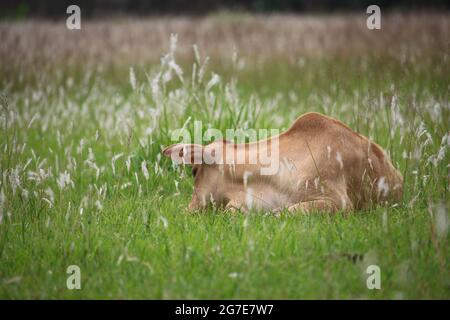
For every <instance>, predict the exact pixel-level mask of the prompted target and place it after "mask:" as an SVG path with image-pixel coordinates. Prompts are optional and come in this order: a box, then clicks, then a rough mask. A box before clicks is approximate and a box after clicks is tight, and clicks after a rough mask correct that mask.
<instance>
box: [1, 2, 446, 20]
mask: <svg viewBox="0 0 450 320" xmlns="http://www.w3.org/2000/svg"><path fill="white" fill-rule="evenodd" d="M449 3H450V1H447V0H435V1H426V0H340V1H337V0H278V1H277V0H40V1H39V0H2V1H0V12H1V16H10V17H17V18H19V17H29V16H42V17H59V16H61V15H63V14H65V10H66V8H67V7H68V6H69V5H71V4H77V5H79V6H80V7H81V9H82V13H83V15H84V16H98V15H110V14H135V15H152V14H155V15H156V14H175V15H176V14H206V13H210V12H214V11H220V10H238V11H250V12H335V11H352V10H364V8H367V6H369V5H371V4H377V5H379V6H380V7H381V8H382V9H384V10H409V9H441V10H442V9H444V10H448V9H449V8H450V5H449Z"/></svg>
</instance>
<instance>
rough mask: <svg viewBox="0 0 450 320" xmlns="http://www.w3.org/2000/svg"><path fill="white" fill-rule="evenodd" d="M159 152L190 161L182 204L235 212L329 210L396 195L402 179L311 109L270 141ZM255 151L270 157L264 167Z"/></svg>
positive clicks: (373, 149) (365, 145) (365, 143)
mask: <svg viewBox="0 0 450 320" xmlns="http://www.w3.org/2000/svg"><path fill="white" fill-rule="evenodd" d="M163 153H164V155H165V156H168V157H171V158H172V159H173V160H174V161H175V162H177V163H183V164H188V165H192V173H193V175H194V179H195V186H194V193H193V196H192V201H191V203H190V204H189V209H190V210H198V209H201V208H205V207H206V206H208V205H209V204H213V205H217V206H225V207H226V208H228V209H232V210H236V209H237V210H241V211H248V210H250V209H256V210H264V211H281V210H284V209H287V210H289V211H303V212H308V211H312V210H318V211H328V212H334V211H350V210H355V209H362V208H366V207H368V206H370V205H372V204H386V203H395V202H399V201H400V200H401V198H402V191H403V178H402V176H401V174H400V172H399V171H397V170H396V169H395V168H394V167H393V165H392V163H391V161H390V160H389V158H388V156H387V155H386V154H385V153H384V152H383V150H382V149H381V147H380V146H378V145H377V144H375V143H373V142H371V141H370V140H369V139H367V138H366V137H364V136H362V135H360V134H358V133H356V132H354V131H353V130H351V129H350V128H349V127H347V126H346V125H344V124H343V123H342V122H340V121H338V120H335V119H332V118H329V117H326V116H324V115H321V114H318V113H307V114H304V115H302V116H301V117H299V118H298V119H297V120H296V121H295V122H294V124H293V125H292V126H291V127H290V128H289V129H288V130H287V131H285V132H283V133H282V134H280V135H278V136H275V137H271V138H270V139H266V140H261V141H256V142H253V143H243V144H234V143H231V142H227V141H225V140H220V141H215V142H213V143H210V144H208V145H206V146H202V145H199V144H181V143H180V144H174V145H171V146H169V147H167V148H165V149H164V150H163ZM261 155H265V156H268V157H269V158H270V159H271V160H273V161H271V163H270V166H269V167H268V166H267V162H263V161H262V159H264V157H261ZM274 164H275V165H274Z"/></svg>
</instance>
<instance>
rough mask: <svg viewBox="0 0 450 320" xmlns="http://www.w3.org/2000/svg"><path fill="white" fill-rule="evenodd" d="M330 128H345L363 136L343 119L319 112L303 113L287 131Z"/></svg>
mask: <svg viewBox="0 0 450 320" xmlns="http://www.w3.org/2000/svg"><path fill="white" fill-rule="evenodd" d="M329 128H340V129H344V130H345V131H349V132H351V133H353V134H354V135H355V136H358V137H360V138H362V136H361V135H360V134H359V133H357V132H355V131H353V130H352V129H351V128H350V127H348V126H347V125H346V124H344V123H342V122H341V121H339V120H336V119H333V118H331V117H328V116H325V115H323V114H321V113H318V112H307V113H305V114H303V115H301V116H300V117H298V118H297V119H296V120H295V121H294V123H293V124H292V125H291V127H290V128H289V129H288V130H287V131H286V133H294V132H297V131H303V132H304V131H317V132H323V130H324V129H329Z"/></svg>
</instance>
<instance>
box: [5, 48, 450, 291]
mask: <svg viewBox="0 0 450 320" xmlns="http://www.w3.org/2000/svg"><path fill="white" fill-rule="evenodd" d="M197 64H201V62H200V63H197ZM198 69H199V66H197V69H196V70H197V71H198ZM166 70H167V66H162V67H161V66H157V65H150V66H146V67H145V68H142V69H141V68H139V69H136V70H135V72H136V78H137V86H136V88H135V89H133V88H132V87H131V85H130V81H129V74H128V73H129V69H128V66H124V67H123V68H122V69H120V68H119V69H118V70H114V71H112V70H108V69H107V70H103V71H101V70H90V72H87V71H86V70H83V69H81V70H80V69H77V68H74V69H70V68H67V69H64V70H62V72H61V71H57V70H55V69H48V70H45V72H41V73H39V74H37V73H27V71H24V70H17V74H14V75H13V74H7V75H6V74H4V75H3V76H2V79H3V80H2V82H1V89H2V91H3V92H4V93H5V94H6V95H7V97H6V99H3V102H2V111H1V112H2V113H1V116H2V127H1V130H2V134H1V138H0V148H1V150H2V153H1V155H0V167H1V177H2V179H1V182H0V183H1V184H0V190H1V195H2V197H1V202H0V209H1V210H2V211H1V215H2V222H1V224H0V297H1V298H8V299H9V298H12V299H17V298H27V299H33V298H38V299H45V298H69V299H71V298H150V299H159V298H163V299H168V298H176V299H177V298H194V299H197V298H199V299H202V298H205V299H206V298H261V299H272V298H274V299H283V298H287V299H302V298H320V299H327V298H356V299H360V298H363V299H367V298H368V299H372V298H375V299H377V298H387V299H394V298H409V299H412V298H444V299H448V298H450V273H449V271H448V270H449V258H450V251H449V245H448V240H449V236H448V233H447V229H448V223H449V222H448V221H449V217H448V206H449V180H448V164H449V160H450V157H449V154H450V151H449V146H448V144H447V142H446V141H442V138H443V137H444V135H445V134H446V133H447V132H448V131H449V129H450V127H449V123H450V109H449V102H448V88H449V81H448V74H449V67H448V64H446V63H445V61H444V60H443V59H441V58H440V57H439V56H437V57H428V58H426V59H425V58H424V59H422V60H419V61H418V60H417V59H416V60H414V61H406V62H405V63H401V62H399V61H398V60H396V58H395V57H391V56H385V57H375V56H374V57H371V56H367V57H343V58H340V59H331V58H326V57H325V58H307V59H306V61H305V64H304V65H303V66H297V65H291V64H288V63H286V62H283V61H273V62H271V63H267V64H264V65H262V66H258V67H249V68H247V69H244V70H243V71H236V70H233V69H232V68H229V67H226V66H225V67H223V66H222V67H220V66H218V68H217V69H216V70H215V71H216V72H217V73H219V74H220V75H221V76H222V78H221V83H220V84H218V85H216V86H214V87H213V88H212V89H210V90H209V91H207V90H206V87H207V83H208V81H209V79H210V77H211V73H210V71H207V72H206V76H205V77H206V79H204V80H203V81H201V82H192V81H191V79H190V78H191V72H192V69H191V67H190V66H184V70H185V72H184V82H183V83H181V81H179V80H178V79H177V77H176V76H174V77H173V79H172V80H171V81H170V82H168V83H167V84H165V85H162V84H161V83H159V84H158V86H157V87H158V90H159V94H158V95H156V94H154V93H152V86H151V79H154V77H155V75H156V72H158V71H163V72H164V71H166ZM145 73H147V75H148V78H147V76H146V74H145ZM197 77H198V74H197ZM69 78H71V79H72V80H70V81H73V83H72V84H70V83H68V79H69ZM149 79H150V80H149ZM70 81H69V82H70ZM307 111H319V112H322V113H326V114H328V115H330V116H333V117H336V118H338V119H340V120H342V121H344V122H345V123H347V124H348V125H349V126H350V127H352V128H353V129H355V130H358V131H359V132H361V133H362V134H364V135H366V136H369V137H371V138H372V139H373V140H374V141H376V142H377V143H379V144H380V145H381V146H383V147H384V148H385V149H386V150H387V151H388V152H389V153H390V155H391V157H392V159H393V163H394V164H395V165H396V166H397V167H398V168H399V169H400V170H401V172H402V173H403V174H404V177H405V195H404V201H403V203H402V205H401V206H398V207H395V208H374V209H372V210H370V211H365V212H354V213H350V214H347V215H343V214H334V215H331V214H319V213H314V214H313V213H312V214H302V213H298V214H282V215H281V216H279V217H276V216H274V215H272V214H264V213H257V212H255V213H251V214H248V215H245V214H230V213H226V212H223V211H221V210H214V211H213V210H209V211H207V212H205V213H201V214H200V213H199V214H190V213H188V212H187V211H186V207H187V204H188V202H189V198H190V195H191V192H192V179H191V177H190V174H189V170H188V169H185V168H179V167H178V168H177V167H174V166H173V165H172V164H171V163H170V161H169V160H168V159H165V158H162V157H161V154H160V151H161V148H162V146H166V145H168V144H170V143H171V141H170V133H171V132H172V130H173V129H176V128H180V127H182V126H183V124H184V123H185V122H186V120H187V119H188V118H189V117H191V121H190V122H188V123H187V128H189V129H190V130H191V131H192V130H193V122H194V120H201V121H203V122H204V126H206V125H207V124H210V125H211V126H213V127H216V128H219V129H221V130H225V129H226V128H241V127H250V128H280V129H283V128H286V127H288V126H289V125H290V123H292V121H293V120H294V119H295V118H296V117H297V116H299V115H300V114H302V113H304V112H307ZM35 115H38V116H35ZM33 117H34V120H32V119H33ZM148 128H151V129H148ZM80 141H83V142H84V144H83V147H82V148H81V146H80ZM89 149H91V151H89ZM440 150H441V154H442V156H441V157H437V155H438V154H439V151H440ZM90 153H91V154H92V155H93V156H90V155H89V154H90ZM119 153H122V154H123V155H122V156H121V157H120V158H118V159H117V161H116V162H115V165H114V168H115V170H114V171H113V168H112V164H111V159H112V158H113V156H114V155H117V154H119ZM129 156H132V157H131V158H130V160H129V164H128V166H129V168H128V167H127V161H126V160H127V159H128V157H129ZM87 159H89V161H90V162H89V161H86V160H87ZM433 160H435V163H433V162H432V161H433ZM143 161H145V163H144V165H145V166H146V168H147V170H148V172H149V176H148V179H146V177H145V174H143V172H142V163H143ZM96 167H97V168H98V177H97V176H96V174H97V173H96V172H97V169H96ZM40 170H42V171H40ZM65 171H67V173H69V174H70V180H71V181H72V182H73V185H68V186H64V187H60V186H58V183H57V180H58V178H59V177H60V175H61V174H62V173H63V172H65ZM30 172H32V173H30ZM33 172H34V173H35V174H38V175H40V178H35V179H34V180H33V179H30V177H33V174H34V173H33ZM17 179H18V181H19V183H17V182H14V181H17ZM371 264H376V265H378V266H379V267H380V268H381V288H382V289H381V290H368V289H367V287H366V279H367V276H368V275H367V274H366V272H365V271H366V268H367V266H368V265H371ZM69 265H78V266H79V267H80V268H81V277H82V289H81V290H68V289H67V287H66V279H67V277H68V275H67V274H66V269H67V267H68V266H69Z"/></svg>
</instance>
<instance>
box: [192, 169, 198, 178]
mask: <svg viewBox="0 0 450 320" xmlns="http://www.w3.org/2000/svg"><path fill="white" fill-rule="evenodd" d="M197 171H198V168H192V175H193V176H194V177H195V176H196V175H197Z"/></svg>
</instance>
